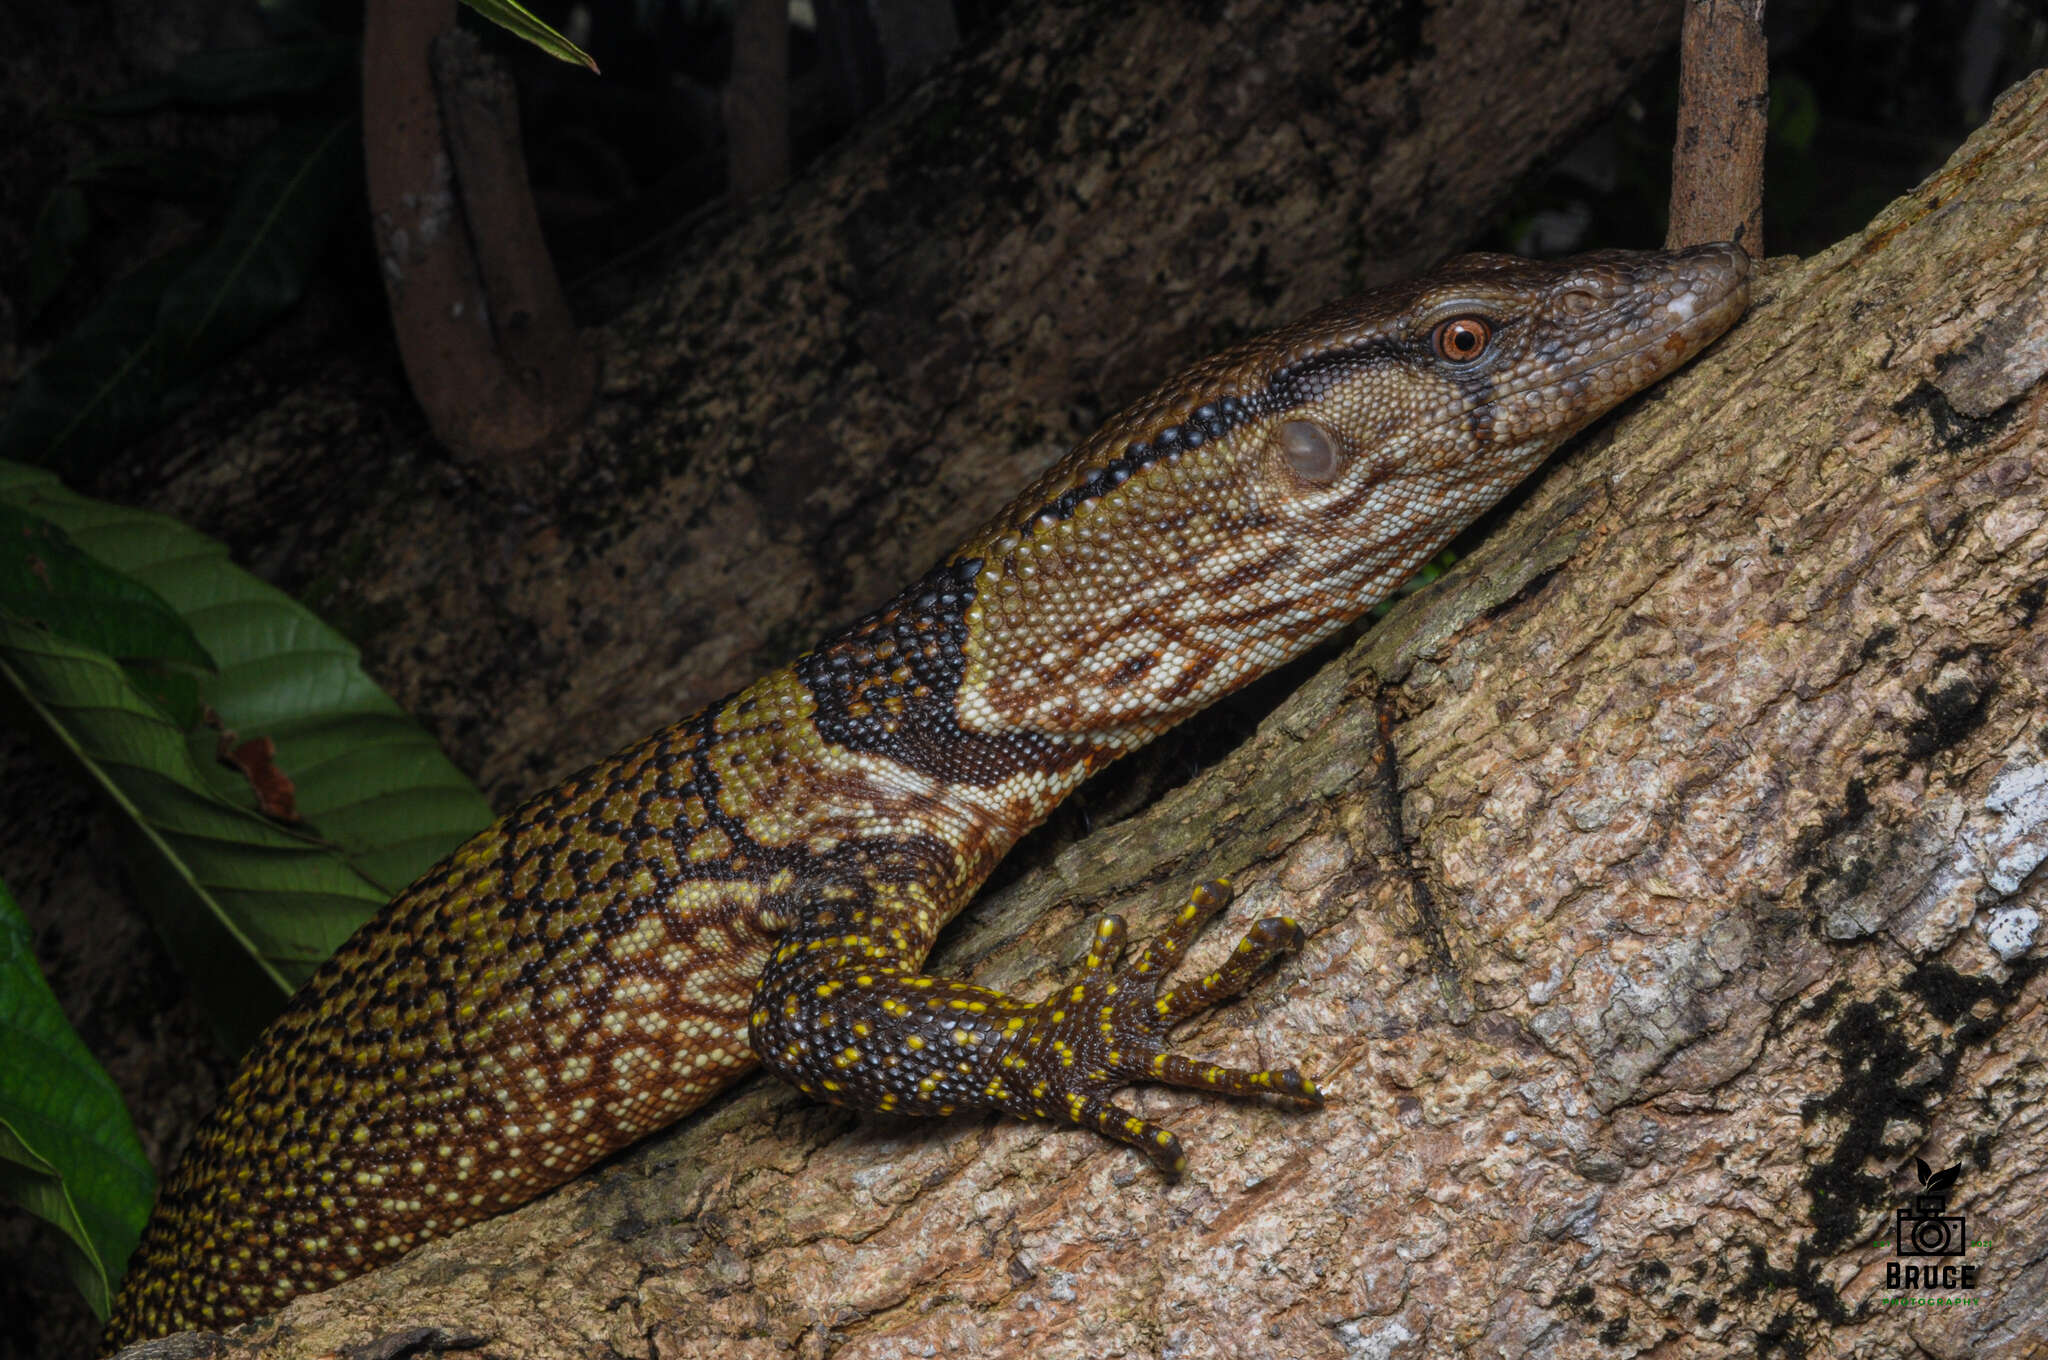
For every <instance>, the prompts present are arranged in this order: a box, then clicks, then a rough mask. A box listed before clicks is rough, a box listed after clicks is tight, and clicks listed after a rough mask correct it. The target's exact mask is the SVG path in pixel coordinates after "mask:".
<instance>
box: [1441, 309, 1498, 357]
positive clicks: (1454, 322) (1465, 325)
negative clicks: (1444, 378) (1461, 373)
mask: <svg viewBox="0 0 2048 1360" xmlns="http://www.w3.org/2000/svg"><path fill="white" fill-rule="evenodd" d="M1430 342H1431V343H1432V344H1433V345H1434V346H1435V347H1436V352H1437V357H1438V358H1440V359H1448V360H1450V361H1451V362H1452V363H1454V364H1469V363H1471V362H1472V361H1473V360H1474V359H1477V358H1478V357H1479V356H1480V355H1482V354H1484V353H1486V347H1487V346H1488V345H1490V344H1492V343H1493V327H1491V326H1489V325H1487V324H1486V321H1485V320H1484V319H1483V318H1481V317H1476V316H1455V317H1452V318H1451V319H1450V320H1449V321H1445V322H1442V323H1440V324H1439V325H1438V326H1437V328H1436V332H1435V334H1433V335H1432V336H1431V337H1430Z"/></svg>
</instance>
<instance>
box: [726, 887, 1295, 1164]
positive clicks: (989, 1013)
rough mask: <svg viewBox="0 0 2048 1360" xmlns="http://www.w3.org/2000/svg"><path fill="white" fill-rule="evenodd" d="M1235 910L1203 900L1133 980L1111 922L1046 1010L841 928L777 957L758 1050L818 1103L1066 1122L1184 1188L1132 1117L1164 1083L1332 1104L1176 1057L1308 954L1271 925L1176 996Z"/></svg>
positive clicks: (1271, 1074)
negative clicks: (1173, 1040) (1223, 1011)
mask: <svg viewBox="0 0 2048 1360" xmlns="http://www.w3.org/2000/svg"><path fill="white" fill-rule="evenodd" d="M1229 899H1230V886H1229V883H1228V882H1227V881H1224V880H1217V881H1215V882H1211V883H1207V884H1204V885H1202V886H1201V887H1199V888H1196V889H1195V890H1194V892H1193V893H1191V894H1190V895H1189V898H1188V901H1187V903H1186V905H1184V906H1183V907H1182V908H1181V910H1180V913H1179V915H1178V916H1176V917H1175V919H1174V921H1173V923H1172V924H1171V925H1169V926H1168V927H1167V928H1166V929H1165V930H1164V931H1162V932H1161V933H1160V934H1159V935H1158V936H1156V937H1154V939H1153V940H1152V941H1151V942H1150V943H1149V944H1147V945H1146V946H1145V947H1144V948H1143V949H1141V950H1139V951H1138V954H1137V955H1136V957H1135V958H1133V959H1131V960H1129V961H1127V962H1123V963H1122V964H1121V966H1119V960H1120V958H1121V956H1122V953H1123V946H1124V923H1123V921H1122V919H1121V918H1120V917H1116V916H1107V917H1104V918H1103V919H1102V920H1101V921H1100V922H1098V923H1097V925H1096V927H1095V938H1094V940H1093V942H1092V943H1091V945H1090V948H1089V951H1088V957H1087V959H1086V961H1085V963H1084V965H1083V968H1082V973H1081V976H1080V978H1079V979H1077V980H1076V981H1074V982H1073V983H1071V984H1069V985H1067V986H1063V987H1061V988H1060V989H1059V990H1058V991H1056V992H1055V993H1054V994H1053V995H1052V996H1050V997H1048V998H1046V999H1045V1000H1043V1001H1023V1000H1019V999H1018V998H1016V997H1013V996H1010V995H1008V994H1007V993H1004V992H999V991H995V990H992V989H990V988H987V987H978V986H975V985H974V984H972V983H966V982H957V981H950V980H947V979H944V978H935V977H929V976H926V975H924V974H923V973H921V972H919V971H918V966H917V963H915V962H912V961H910V960H907V959H904V958H903V957H901V956H900V955H898V954H897V952H896V951H894V950H893V949H891V948H889V947H888V946H887V945H882V944H878V943H876V941H875V939H874V937H872V936H870V935H867V934H862V933H857V932H849V931H848V930H846V929H843V928H841V925H840V924H839V922H840V920H841V919H843V918H839V917H837V916H836V915H835V917H834V918H833V922H832V923H831V924H827V925H824V926H822V927H820V928H818V929H814V930H812V931H810V932H808V933H800V934H796V935H793V936H792V937H791V938H790V939H788V940H787V941H786V942H785V943H784V944H783V945H782V946H781V948H780V949H779V950H778V951H777V953H776V955H775V957H774V959H773V960H772V961H771V963H770V964H769V966H768V968H767V969H766V971H765V972H764V973H763V975H762V978H761V984H760V987H759V989H758V990H757V991H756V992H755V998H754V1009H753V1015H752V1018H751V1024H752V1031H751V1042H752V1044H753V1048H754V1051H755V1052H756V1053H758V1054H759V1055H760V1057H761V1060H762V1061H763V1062H764V1063H766V1064H767V1066H768V1067H769V1068H770V1069H771V1070H773V1071H774V1072H775V1073H776V1074H777V1075H778V1076H780V1077H782V1078H783V1079H784V1080H786V1081H788V1082H790V1083H792V1084H794V1085H795V1086H797V1087H798V1088H799V1089H801V1090H802V1091H804V1092H805V1093H806V1094H808V1095H811V1096H814V1097H816V1098H818V1099H822V1100H829V1101H831V1102H833V1103H834V1104H838V1105H845V1106H849V1107H851V1108H853V1109H859V1110H874V1111H878V1112H892V1113H904V1114H921V1115H949V1114H952V1113H954V1112H955V1111H958V1110H969V1109H996V1110H1003V1111H1005V1112H1007V1113H1009V1114H1013V1115H1016V1116H1018V1117H1019V1118H1025V1119H1053V1120H1066V1121H1068V1122H1070V1123H1074V1124H1079V1125H1082V1126H1084V1127H1087V1128H1092V1129H1095V1130H1096V1131H1097V1132H1099V1133H1102V1134H1104V1135H1106V1136H1108V1137H1110V1138H1113V1139H1115V1140H1116V1141H1118V1142H1120V1143H1128V1144H1130V1145H1131V1146H1132V1147H1134V1148H1136V1149H1138V1150H1139V1151H1140V1152H1143V1153H1144V1154H1145V1155H1146V1156H1147V1157H1149V1158H1151V1159H1152V1161H1153V1162H1154V1164H1156V1165H1157V1166H1158V1167H1159V1169H1160V1170H1161V1171H1163V1172H1165V1173H1166V1174H1167V1175H1168V1176H1171V1177H1178V1176H1179V1175H1180V1173H1181V1172H1182V1171H1183V1170H1185V1169H1186V1166H1187V1157H1186V1154H1185V1153H1184V1152H1183V1150H1182V1148H1181V1143H1180V1140H1179V1139H1178V1138H1177V1137H1175V1135H1174V1134H1173V1133H1172V1131H1170V1130H1168V1129H1165V1128H1162V1127H1160V1126H1159V1125H1157V1124H1154V1123H1152V1122H1151V1121H1149V1120H1146V1119H1143V1118H1140V1117H1139V1116H1138V1115H1136V1114H1134V1113H1132V1112H1131V1111H1130V1110H1128V1109H1125V1108H1123V1107H1122V1106H1119V1105H1117V1104H1116V1103H1115V1102H1114V1101H1113V1100H1112V1099H1111V1096H1112V1094H1113V1093H1114V1092H1115V1091H1116V1090H1117V1089H1118V1088H1120V1087H1123V1086H1128V1085H1130V1084H1132V1083H1134V1082H1157V1083H1160V1084H1162V1085H1167V1086H1180V1087H1186V1088H1189V1089H1192V1090H1198V1091H1211V1092H1217V1093H1220V1094H1224V1095H1232V1096H1249V1095H1271V1096H1276V1097H1279V1098H1280V1099H1282V1100H1284V1101H1286V1102H1287V1103H1288V1104H1290V1105H1292V1106H1294V1107H1296V1108H1301V1109H1312V1108H1316V1107H1319V1106H1320V1105H1321V1104H1322V1103H1323V1097H1322V1093H1321V1091H1319V1090H1318V1089H1317V1087H1316V1084H1315V1082H1313V1081H1312V1080H1310V1079H1309V1078H1307V1077H1305V1076H1303V1075H1302V1074H1301V1073H1300V1072H1299V1071H1297V1070H1296V1069H1295V1068H1293V1067H1284V1068H1275V1069H1268V1070H1264V1071H1250V1070H1245V1069H1241V1068H1234V1067H1225V1066H1222V1065H1219V1064H1217V1063H1213V1062H1208V1061H1206V1060H1203V1059H1199V1058H1193V1057H1189V1056H1187V1055H1185V1054H1181V1053H1176V1052H1174V1051H1172V1050H1171V1048H1170V1047H1169V1045H1168V1036H1169V1035H1170V1033H1171V1032H1172V1030H1173V1028H1174V1027H1175V1026H1176V1025H1178V1024H1180V1023H1181V1022H1182V1021H1183V1020H1187V1019H1189V1018H1191V1017H1193V1016H1195V1015H1197V1014H1199V1013H1201V1012H1202V1011H1204V1010H1206V1009H1208V1008H1209V1007H1211V1006H1213V1005H1215V1004H1216V1003H1217V1002H1219V1001H1223V1000H1226V999H1228V998H1230V997H1232V996H1235V995H1237V994H1238V993H1239V992H1241V991H1243V990H1244V989H1245V987H1246V986H1247V985H1249V984H1250V982H1251V980H1252V979H1253V977H1255V976H1256V975H1257V974H1258V972H1259V970H1260V969H1262V968H1264V967H1265V966H1266V965H1267V964H1269V963H1271V962H1272V961H1273V960H1274V959H1276V958H1278V957H1279V956H1280V955H1282V954H1284V953H1286V952H1288V951H1289V950H1292V949H1296V948H1298V947H1299V946H1300V944H1301V942H1302V938H1303V937H1302V932H1301V927H1300V926H1298V925H1296V924H1295V923H1294V922H1293V921H1291V920H1288V919H1286V918H1285V917H1279V916H1269V917H1266V918H1264V919H1263V920H1260V921H1258V922H1257V923H1255V924H1254V925H1253V926H1252V928H1251V930H1250V931H1249V932H1247V933H1246V935H1245V937H1244V938H1243V939H1242V940H1241V941H1239V942H1238V945H1237V947H1236V949H1235V950H1233V951H1232V953H1231V955H1230V958H1229V959H1228V960H1227V961H1226V962H1225V963H1224V964H1223V965H1222V967H1220V968H1218V969H1217V970H1216V971H1214V972H1212V973H1208V974H1206V975H1204V976H1202V977H1201V978H1198V979H1195V980H1193V981H1190V982H1187V983H1184V984H1182V985H1180V986H1177V987H1175V986H1168V985H1166V984H1167V979H1168V975H1169V974H1170V973H1171V972H1172V970H1173V966H1174V964H1175V963H1176V962H1177V961H1178V960H1179V958H1180V955H1181V953H1182V951H1183V950H1184V949H1185V948H1186V947H1187V944H1188V942H1189V940H1191V939H1192V938H1193V937H1194V934H1195V932H1196V931H1197V930H1198V929H1199V928H1200V927H1201V924H1202V922H1203V921H1205V920H1207V919H1208V918H1210V917H1211V916H1213V915H1215V914H1216V913H1217V912H1218V911H1220V910H1222V908H1223V907H1224V905H1225V904H1226V903H1228V901H1229ZM863 915H866V914H865V913H863Z"/></svg>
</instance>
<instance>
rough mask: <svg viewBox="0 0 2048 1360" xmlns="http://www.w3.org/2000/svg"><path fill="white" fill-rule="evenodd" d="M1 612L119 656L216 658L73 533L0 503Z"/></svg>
mask: <svg viewBox="0 0 2048 1360" xmlns="http://www.w3.org/2000/svg"><path fill="white" fill-rule="evenodd" d="M0 610H4V611H6V612H7V613H10V614H12V615H14V616H15V617H16V618H19V619H26V620H28V621H30V622H33V623H39V624H41V625H42V626H43V627H45V628H48V629H49V630H50V631H51V632H53V633H56V634H57V635H58V636H60V637H66V638H69V639H71V640H72V641H73V642H78V643H83V644H84V645H85V646H87V647H91V648H93V649H94V650H96V651H101V652H105V653H106V654H107V655H109V656H111V657H115V658H118V659H120V660H123V661H144V660H147V661H175V662H182V663H184V664H186V665H190V666H198V667H200V668H202V669H205V670H212V669H213V658H212V657H210V656H208V655H207V654H206V649H205V648H204V647H202V646H200V645H199V639H198V638H196V637H194V636H193V635H192V629H191V626H190V625H188V624H187V623H186V622H185V620H184V619H183V618H181V617H179V615H178V613H177V611H176V610H174V609H172V608H171V607H170V605H168V604H166V603H165V602H164V599H163V597H162V596H161V595H158V594H157V593H156V592H155V591H153V590H151V589H150V588H149V587H148V586H146V585H144V584H142V582H140V581H138V580H136V579H134V578H133V577H131V576H127V575H124V574H123V573H121V572H118V571H112V570H109V569H108V568H106V567H104V566H102V565H100V563H99V561H98V560H97V559H96V558H92V557H88V556H87V555H86V554H84V553H82V552H80V551H79V550H78V548H77V546H76V545H74V544H73V543H72V542H71V537H70V535H68V534H66V533H65V532H64V531H63V530H62V529H60V528H58V527H57V526H56V525H54V524H52V523H50V521H48V520H46V519H44V518H42V517H41V516H40V515H32V514H29V513H28V512H27V511H25V510H23V509H21V508H20V507H18V506H14V505H9V504H6V503H4V502H0Z"/></svg>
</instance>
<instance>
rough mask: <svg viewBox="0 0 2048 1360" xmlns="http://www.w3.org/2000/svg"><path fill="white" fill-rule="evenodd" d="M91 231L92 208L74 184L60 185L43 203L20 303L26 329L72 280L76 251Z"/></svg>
mask: <svg viewBox="0 0 2048 1360" xmlns="http://www.w3.org/2000/svg"><path fill="white" fill-rule="evenodd" d="M91 231H92V208H91V207H90V206H89V205H88V204H87V203H86V201H85V191H84V190H83V189H81V188H79V187H78V186H77V185H76V184H60V185H58V186H57V187H56V188H55V189H52V190H51V191H50V196H49V197H48V198H46V199H44V200H43V210H42V211H41V212H39V213H37V214H36V234H35V238H34V239H33V240H31V241H30V242H29V247H28V299H27V300H26V301H25V302H23V303H22V307H21V313H22V315H21V320H22V324H23V325H24V326H26V325H29V324H31V323H33V322H34V321H35V319H36V318H37V317H38V316H40V315H42V311H43V308H45V307H47V306H49V304H50V299H51V298H53V297H55V296H57V290H58V289H59V288H62V287H63V286H64V280H65V279H67V278H70V277H71V266H72V264H73V263H74V262H75V261H76V259H77V256H78V247H79V246H80V245H81V244H83V243H84V241H85V238H86V236H87V235H89V234H90V233H91Z"/></svg>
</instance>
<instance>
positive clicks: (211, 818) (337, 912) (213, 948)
mask: <svg viewBox="0 0 2048 1360" xmlns="http://www.w3.org/2000/svg"><path fill="white" fill-rule="evenodd" d="M0 686H4V687H5V688H6V689H7V690H9V691H10V692H11V696H12V698H13V700H14V701H15V705H16V706H17V707H18V708H19V709H21V710H22V711H23V714H24V716H25V717H26V718H27V719H28V721H29V722H30V723H31V724H32V725H33V726H34V727H35V728H36V729H38V730H39V731H40V732H41V733H42V734H43V735H44V736H45V737H47V738H49V739H51V740H52V741H54V742H55V744H56V745H57V747H58V749H59V751H60V752H61V753H62V754H64V755H66V756H68V757H69V758H70V760H71V761H72V762H73V763H74V764H75V765H76V766H77V767H78V769H79V770H80V771H81V772H82V773H83V774H84V775H85V776H86V778H87V779H89V780H90V781H91V782H92V783H94V784H95V785H97V786H98V787H99V789H100V791H101V792H102V793H104V794H105V795H106V796H107V798H108V799H109V800H110V801H111V802H112V803H113V805H114V809H115V812H116V815H117V817H118V819H119V820H120V822H121V824H122V830H123V832H124V834H125V835H126V836H127V838H128V840H129V841H130V845H131V849H132V850H133V851H134V852H135V854H136V855H137V857H138V861H139V862H138V863H137V873H136V880H137V886H138V888H139V889H141V890H142V892H143V896H144V900H145V902H146V904H147V905H148V906H149V907H150V908H151V910H152V913H153V914H154V915H155V916H156V918H157V920H156V923H157V927H158V929H159V931H160V932H161V933H162V934H163V935H164V937H165V939H166V940H167V941H168V942H169V943H170V945H171V947H172V949H173V951H174V952H175V953H176V955H177V957H178V961H179V963H180V964H181V965H182V966H183V967H184V968H185V970H186V972H187V975H188V976H189V977H190V978H191V979H192V981H193V983H194V985H195V987H196V988H197V990H198V992H199V994H200V997H201V1000H202V1001H204V1002H206V1003H207V1004H208V1005H209V1007H210V1009H212V1011H213V1014H214V1019H215V1021H216V1023H217V1024H218V1025H220V1027H221V1029H222V1032H223V1034H232V1035H236V1036H240V1037H242V1038H244V1039H246V1038H247V1037H253V1035H254V1032H255V1030H256V1029H257V1028H259V1027H260V1026H261V1025H262V1024H263V1023H264V1021H266V1020H267V1019H268V1018H269V1016H270V1015H271V1014H272V1013H274V1012H275V1010H276V1009H277V1007H278V1006H280V1005H282V1004H283V1001H284V999H285V997H286V996H288V995H290V993H291V991H292V989H293V988H294V987H295V986H296V985H297V984H298V982H300V981H302V980H303V979H304V978H305V976H306V975H307V974H309V973H310V972H311V971H312V970H313V968H314V967H316V966H317V965H318V964H319V962H320V960H321V959H322V958H324V957H326V955H327V954H328V953H329V952H330V951H331V950H332V949H333V947H334V946H335V945H336V944H338V943H339V942H340V941H341V940H342V939H344V938H346V937H347V935H348V932H349V931H350V930H351V929H353V928H354V925H355V923H356V922H357V921H358V920H360V919H361V918H363V917H364V916H367V915H368V914H369V913H370V912H371V911H373V910H375V908H376V907H377V906H378V905H380V904H381V903H382V902H383V900H384V894H383V893H382V891H381V890H380V889H379V888H378V887H377V885H375V884H372V883H370V882H369V881H368V880H366V879H365V878H363V876H362V875H360V874H358V873H355V872H354V871H353V870H351V869H350V868H349V866H348V864H347V863H346V861H345V860H344V859H343V858H342V856H341V855H339V854H338V853H336V852H335V851H334V849H333V848H332V847H330V846H327V845H324V844H322V843H321V842H319V841H318V840H316V839H314V838H313V837H311V836H310V835H306V834H304V833H301V832H296V831H292V830H287V829H286V828H284V827H280V826H277V825H275V824H273V823H272V822H270V821H268V820H267V819H266V818H264V817H263V816H262V815H261V814H260V813H258V812H255V811H253V810H249V809H244V808H241V807H237V806H234V805H233V804H230V803H228V802H226V801H224V800H223V799H221V798H220V797H219V796H217V795H216V794H215V793H214V792H213V790H212V788H211V787H210V786H209V783H208V780H207V778H206V776H205V775H204V774H203V773H202V772H201V770H200V768H199V767H198V765H197V763H196V762H195V760H194V758H193V753H192V749H191V747H190V746H189V745H188V743H187V740H186V733H185V729H184V728H182V727H180V726H178V725H177V724H176V723H174V722H173V721H171V719H169V718H168V717H166V716H165V715H164V713H163V711H162V710H161V709H159V708H158V707H157V706H156V705H155V704H154V703H152V702H151V701H150V700H149V699H148V698H146V697H145V696H144V695H143V694H142V693H141V692H140V691H138V690H137V689H136V687H135V686H134V685H133V684H132V683H131V682H130V681H129V679H128V677H127V675H126V674H125V673H124V672H123V671H122V669H121V667H120V666H119V665H117V664H116V663H115V662H114V661H113V660H111V659H110V658H108V657H107V656H105V655H104V654H102V653H99V652H95V651H93V650H91V649H89V648H86V647H81V646H79V645H78V644H77V643H74V642H69V641H67V640H65V639H63V638H60V637H57V636H56V635H55V634H53V633H50V632H48V631H46V630H44V629H41V628H38V627H36V626H35V625H33V624H29V623H23V622H21V621H19V620H15V619H10V618H6V617H0Z"/></svg>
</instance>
